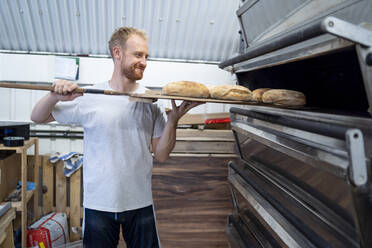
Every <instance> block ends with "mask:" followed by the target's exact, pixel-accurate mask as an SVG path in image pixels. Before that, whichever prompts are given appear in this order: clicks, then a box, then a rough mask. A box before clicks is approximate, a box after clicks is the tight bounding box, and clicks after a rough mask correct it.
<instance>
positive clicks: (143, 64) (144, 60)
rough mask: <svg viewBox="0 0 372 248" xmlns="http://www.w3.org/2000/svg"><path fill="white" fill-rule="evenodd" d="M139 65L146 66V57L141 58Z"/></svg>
mask: <svg viewBox="0 0 372 248" xmlns="http://www.w3.org/2000/svg"><path fill="white" fill-rule="evenodd" d="M140 63H141V65H142V66H144V67H146V66H147V58H142V59H141V61H140Z"/></svg>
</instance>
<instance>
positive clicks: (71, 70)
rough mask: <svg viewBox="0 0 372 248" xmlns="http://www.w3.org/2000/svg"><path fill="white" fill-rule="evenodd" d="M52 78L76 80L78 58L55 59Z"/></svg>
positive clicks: (77, 75) (77, 76)
mask: <svg viewBox="0 0 372 248" xmlns="http://www.w3.org/2000/svg"><path fill="white" fill-rule="evenodd" d="M54 78H58V79H66V80H78V79H79V58H65V57H56V58H55V61H54Z"/></svg>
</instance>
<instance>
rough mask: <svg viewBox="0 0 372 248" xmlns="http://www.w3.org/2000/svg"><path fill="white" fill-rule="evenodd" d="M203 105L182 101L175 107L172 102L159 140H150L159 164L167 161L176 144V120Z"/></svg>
mask: <svg viewBox="0 0 372 248" xmlns="http://www.w3.org/2000/svg"><path fill="white" fill-rule="evenodd" d="M200 104H203V103H199V102H189V101H184V102H183V103H182V104H181V105H180V106H178V107H177V106H176V103H175V101H174V100H172V111H171V112H170V113H169V114H168V121H167V124H166V125H165V128H164V131H163V134H162V135H161V136H160V137H159V138H155V139H152V151H153V152H154V157H155V159H156V160H158V161H160V162H164V161H165V160H167V159H168V157H169V154H170V153H171V151H172V150H173V148H174V146H175V144H176V129H177V123H178V120H179V119H180V118H181V117H182V116H183V115H184V114H186V113H187V112H188V111H189V110H190V109H192V108H194V107H196V106H198V105H200Z"/></svg>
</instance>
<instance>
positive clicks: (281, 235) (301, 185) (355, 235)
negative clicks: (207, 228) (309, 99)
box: [227, 108, 372, 247]
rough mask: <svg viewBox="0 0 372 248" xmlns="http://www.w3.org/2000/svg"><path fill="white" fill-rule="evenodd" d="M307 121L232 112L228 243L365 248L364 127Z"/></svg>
mask: <svg viewBox="0 0 372 248" xmlns="http://www.w3.org/2000/svg"><path fill="white" fill-rule="evenodd" d="M270 111H272V113H269V112H270ZM275 113H276V114H275ZM306 115H309V113H305V112H303V113H302V115H301V116H300V115H296V111H288V110H284V111H282V110H279V109H278V110H273V109H269V108H268V110H267V111H265V110H264V109H261V110H257V109H254V108H253V109H252V110H249V109H236V108H232V109H231V119H232V123H231V124H232V129H233V131H234V135H235V139H236V143H237V145H238V150H239V153H240V157H241V159H240V160H239V161H238V162H230V164H229V175H228V181H229V185H230V189H231V195H232V199H233V204H234V213H233V214H232V215H231V216H229V218H228V227H227V230H230V234H229V231H228V234H229V237H230V239H234V240H239V239H240V241H239V242H243V243H244V242H245V243H246V244H248V243H249V244H251V245H247V246H246V247H371V244H372V243H371V237H370V236H371V235H370V234H371V230H372V229H371V223H372V218H371V214H370V212H371V211H370V210H371V209H372V208H371V203H370V201H369V200H368V199H369V198H370V196H371V194H370V189H369V188H370V185H371V183H370V179H369V178H370V177H368V171H369V168H370V161H369V156H366V155H365V154H369V152H370V151H369V149H370V148H369V146H368V145H366V144H367V143H368V140H369V137H370V131H371V130H370V127H371V126H372V125H371V123H370V120H364V119H358V118H356V119H353V118H351V117H349V118H348V119H349V120H348V121H345V120H342V118H339V117H337V116H331V115H321V114H316V116H317V117H316V118H315V117H314V116H311V118H308V120H306ZM315 120H316V121H315ZM352 121H354V122H353V123H354V124H353V125H352V126H348V125H347V124H348V123H350V122H352ZM337 122H339V123H342V124H343V125H337V124H335V123H337ZM330 123H332V125H330ZM355 127H359V129H357V128H355ZM353 138H354V140H350V139H353ZM363 138H364V139H363ZM357 175H358V176H357ZM362 178H363V179H362ZM231 230H232V231H231ZM234 230H235V236H233V235H231V233H233V231H234ZM234 237H235V238H234ZM247 237H249V238H247ZM252 237H253V238H252ZM247 240H248V241H247ZM249 240H255V242H252V241H249ZM239 242H237V241H235V243H239ZM252 244H253V245H252ZM237 247H239V246H237Z"/></svg>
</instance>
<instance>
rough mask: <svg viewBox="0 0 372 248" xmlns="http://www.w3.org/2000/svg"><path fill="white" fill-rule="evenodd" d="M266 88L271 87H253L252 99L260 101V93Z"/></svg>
mask: <svg viewBox="0 0 372 248" xmlns="http://www.w3.org/2000/svg"><path fill="white" fill-rule="evenodd" d="M268 90H271V89H270V88H260V89H255V90H254V91H252V100H253V101H256V102H262V95H263V94H264V93H265V92H266V91H268Z"/></svg>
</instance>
